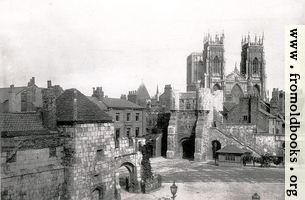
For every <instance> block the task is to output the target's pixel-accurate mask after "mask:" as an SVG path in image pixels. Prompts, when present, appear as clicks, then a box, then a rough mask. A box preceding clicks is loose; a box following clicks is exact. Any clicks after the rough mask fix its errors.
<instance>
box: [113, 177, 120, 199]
mask: <svg viewBox="0 0 305 200" xmlns="http://www.w3.org/2000/svg"><path fill="white" fill-rule="evenodd" d="M114 198H115V200H121V186H120V173H119V172H115V191H114Z"/></svg>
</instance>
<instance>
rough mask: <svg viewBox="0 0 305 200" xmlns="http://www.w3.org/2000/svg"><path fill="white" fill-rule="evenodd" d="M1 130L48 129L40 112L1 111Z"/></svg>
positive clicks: (38, 130) (26, 130) (37, 130)
mask: <svg viewBox="0 0 305 200" xmlns="http://www.w3.org/2000/svg"><path fill="white" fill-rule="evenodd" d="M0 129H1V132H28V131H33V132H40V131H47V130H46V129H45V128H44V127H43V124H42V119H41V116H40V114H39V113H34V112H31V113H0Z"/></svg>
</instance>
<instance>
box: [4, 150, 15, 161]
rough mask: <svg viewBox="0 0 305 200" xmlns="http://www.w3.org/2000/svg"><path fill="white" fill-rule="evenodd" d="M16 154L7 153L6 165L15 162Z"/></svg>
mask: <svg viewBox="0 0 305 200" xmlns="http://www.w3.org/2000/svg"><path fill="white" fill-rule="evenodd" d="M16 154H17V152H13V151H8V152H7V154H6V162H7V163H13V162H16Z"/></svg>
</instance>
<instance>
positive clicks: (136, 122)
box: [88, 87, 146, 146]
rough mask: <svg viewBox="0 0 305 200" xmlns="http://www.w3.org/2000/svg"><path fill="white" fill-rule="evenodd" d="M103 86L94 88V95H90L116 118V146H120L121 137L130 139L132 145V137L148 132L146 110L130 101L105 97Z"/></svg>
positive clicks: (91, 98)
mask: <svg viewBox="0 0 305 200" xmlns="http://www.w3.org/2000/svg"><path fill="white" fill-rule="evenodd" d="M103 95H104V92H103V91H102V88H101V87H97V88H96V89H95V88H94V90H93V94H92V97H88V98H89V99H90V100H91V101H92V102H94V103H96V104H97V105H98V106H99V108H100V109H102V110H104V111H105V112H106V113H107V114H109V115H110V116H111V117H112V118H113V119H114V132H115V146H119V145H120V144H119V138H126V139H128V141H129V143H130V145H131V146H132V145H133V143H134V141H133V139H132V138H134V137H136V138H139V137H142V136H143V135H145V134H146V112H145V107H141V106H139V105H137V104H135V103H132V102H130V101H127V100H124V99H119V98H109V97H104V96H103Z"/></svg>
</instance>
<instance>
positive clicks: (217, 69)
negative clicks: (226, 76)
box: [213, 56, 220, 74]
mask: <svg viewBox="0 0 305 200" xmlns="http://www.w3.org/2000/svg"><path fill="white" fill-rule="evenodd" d="M213 72H214V74H220V60H219V58H218V56H215V58H214V68H213Z"/></svg>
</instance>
